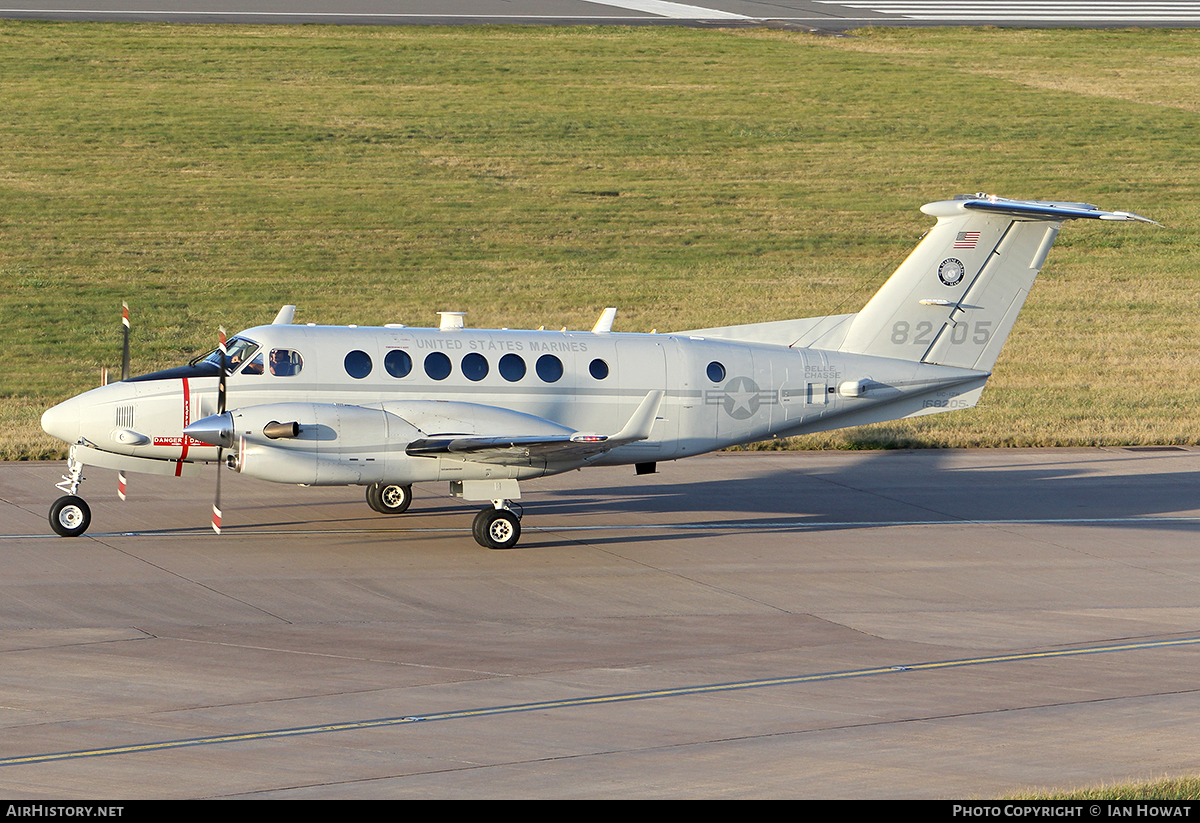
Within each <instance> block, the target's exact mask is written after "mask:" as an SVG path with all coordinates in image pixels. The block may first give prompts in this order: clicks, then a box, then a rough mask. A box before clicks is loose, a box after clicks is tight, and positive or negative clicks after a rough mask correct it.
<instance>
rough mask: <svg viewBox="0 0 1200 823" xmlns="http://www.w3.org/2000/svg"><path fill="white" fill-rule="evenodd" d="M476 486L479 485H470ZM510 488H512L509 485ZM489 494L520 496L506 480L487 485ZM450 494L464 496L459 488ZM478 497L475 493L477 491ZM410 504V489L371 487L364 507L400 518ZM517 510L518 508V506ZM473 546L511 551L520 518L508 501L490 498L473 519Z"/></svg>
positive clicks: (454, 486)
mask: <svg viewBox="0 0 1200 823" xmlns="http://www.w3.org/2000/svg"><path fill="white" fill-rule="evenodd" d="M469 482H471V483H476V482H478V481H469ZM510 484H511V485H510ZM488 487H489V488H490V489H491V491H493V493H494V492H500V493H501V494H503V493H506V492H507V493H509V494H512V495H513V496H514V497H516V496H519V492H518V489H517V484H516V481H515V480H505V481H503V483H502V484H501V483H497V484H495V485H493V484H491V483H489V484H488ZM450 489H451V493H452V494H454V495H455V496H456V497H462V496H463V489H462V485H461V484H459V483H451V484H450ZM476 493H477V494H478V490H477V491H476ZM468 499H471V500H487V499H488V498H487V497H485V496H484V495H483V494H478V496H474V497H472V496H469V495H468ZM410 503H412V486H411V485H407V484H401V483H372V484H371V485H369V486H367V505H369V506H370V507H371V508H372V509H374V510H375V511H377V512H379V513H380V514H402V513H403V512H405V511H407V510H408V507H409V504H410ZM517 508H518V509H520V505H518V506H517ZM471 534H473V535H474V536H475V542H476V543H478V544H479V545H481V546H483V547H484V548H485V549H511V548H513V547H514V546H516V545H517V541H518V540H520V539H521V516H520V515H519V514H517V513H516V512H514V511H513V510H512V508H511V506H510V503H509V500H508V499H507V498H500V497H497V498H493V499H492V505H490V506H488V507H487V508H485V509H483V510H482V511H481V512H479V514H477V515H475V522H474V523H473V524H472V526H471Z"/></svg>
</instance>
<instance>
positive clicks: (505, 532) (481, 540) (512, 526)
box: [471, 500, 521, 549]
mask: <svg viewBox="0 0 1200 823" xmlns="http://www.w3.org/2000/svg"><path fill="white" fill-rule="evenodd" d="M471 531H472V533H473V534H474V535H475V542H476V543H478V544H479V545H481V546H483V547H484V548H485V549H511V548H512V547H513V546H516V545H517V541H518V540H520V539H521V519H520V518H519V517H517V515H516V514H514V513H513V511H512V509H510V508H508V501H507V500H495V501H493V503H492V505H491V506H488V507H487V508H486V509H483V510H482V511H481V512H479V514H477V515H475V524H474V526H473V527H472V529H471Z"/></svg>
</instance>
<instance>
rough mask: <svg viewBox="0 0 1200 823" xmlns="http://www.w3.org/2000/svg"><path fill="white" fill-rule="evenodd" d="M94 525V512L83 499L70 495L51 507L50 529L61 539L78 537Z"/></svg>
mask: <svg viewBox="0 0 1200 823" xmlns="http://www.w3.org/2000/svg"><path fill="white" fill-rule="evenodd" d="M91 524H92V510H91V509H90V508H88V504H87V503H85V502H84V500H83V498H82V497H76V496H75V495H73V494H68V495H66V496H65V497H60V498H58V499H57V500H55V501H54V505H53V506H51V507H50V528H52V529H54V533H55V534H57V535H59V536H60V537H78V536H79V535H81V534H83V533H84V532H85V531H87V528H88V526H90V525H91Z"/></svg>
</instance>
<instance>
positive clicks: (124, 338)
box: [121, 300, 129, 380]
mask: <svg viewBox="0 0 1200 823" xmlns="http://www.w3.org/2000/svg"><path fill="white" fill-rule="evenodd" d="M121 379H122V380H128V379H129V304H128V303H126V302H125V301H124V300H122V301H121Z"/></svg>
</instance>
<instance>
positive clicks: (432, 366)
mask: <svg viewBox="0 0 1200 823" xmlns="http://www.w3.org/2000/svg"><path fill="white" fill-rule="evenodd" d="M451 368H452V367H451V365H450V358H449V357H447V356H446V355H444V354H442V353H441V352H440V351H435V352H430V353H429V354H428V355H427V356H426V357H425V373H426V374H427V375H429V376H430V377H432V378H433V379H434V380H445V379H446V378H447V377H449V376H450V370H451Z"/></svg>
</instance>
